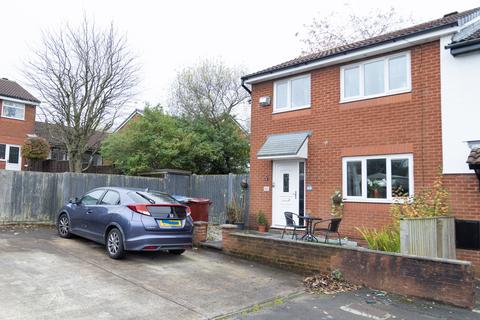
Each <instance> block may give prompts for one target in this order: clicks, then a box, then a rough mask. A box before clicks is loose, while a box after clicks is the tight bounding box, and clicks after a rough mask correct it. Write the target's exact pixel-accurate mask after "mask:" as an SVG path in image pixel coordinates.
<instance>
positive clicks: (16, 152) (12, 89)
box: [0, 78, 40, 170]
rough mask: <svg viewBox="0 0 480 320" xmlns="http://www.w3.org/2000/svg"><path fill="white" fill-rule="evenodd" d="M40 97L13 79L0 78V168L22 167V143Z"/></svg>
mask: <svg viewBox="0 0 480 320" xmlns="http://www.w3.org/2000/svg"><path fill="white" fill-rule="evenodd" d="M39 104H40V101H39V100H38V99H37V98H35V97H34V96H33V95H32V94H31V93H29V92H28V91H27V90H25V89H24V88H23V87H22V86H21V85H19V84H18V83H16V82H15V81H11V80H8V79H6V78H2V79H0V109H1V112H0V169H7V170H22V169H23V168H24V164H25V161H24V159H22V145H23V142H24V141H25V139H26V138H27V137H28V135H30V134H33V133H34V126H35V111H36V110H35V109H36V107H37V106H38V105H39Z"/></svg>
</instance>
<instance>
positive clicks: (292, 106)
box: [273, 74, 310, 112]
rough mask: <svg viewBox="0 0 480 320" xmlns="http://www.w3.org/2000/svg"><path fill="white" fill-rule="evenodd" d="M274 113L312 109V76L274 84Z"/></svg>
mask: <svg viewBox="0 0 480 320" xmlns="http://www.w3.org/2000/svg"><path fill="white" fill-rule="evenodd" d="M273 96H274V104H273V112H283V111H290V110H297V109H303V108H309V107H310V75H309V74H308V75H303V76H299V77H294V78H291V79H286V80H280V81H276V82H275V83H274V93H273Z"/></svg>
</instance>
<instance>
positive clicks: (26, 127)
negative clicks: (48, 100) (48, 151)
mask: <svg viewBox="0 0 480 320" xmlns="http://www.w3.org/2000/svg"><path fill="white" fill-rule="evenodd" d="M1 107H3V106H2V100H0V108H1ZM34 126H35V106H32V105H26V106H25V120H23V121H22V120H15V119H8V118H3V117H1V112H0V143H6V144H16V145H20V146H21V145H23V142H24V140H25V138H26V137H27V134H32V133H33V132H34ZM23 164H25V160H24V159H22V168H23ZM4 168H5V161H1V160H0V169H4Z"/></svg>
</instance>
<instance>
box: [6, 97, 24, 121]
mask: <svg viewBox="0 0 480 320" xmlns="http://www.w3.org/2000/svg"><path fill="white" fill-rule="evenodd" d="M5 103H7V104H11V105H9V106H7V107H8V108H14V109H21V110H22V111H23V113H22V118H15V117H9V116H7V115H6V113H5ZM2 118H7V119H15V120H25V104H24V103H19V102H15V101H10V100H3V101H2Z"/></svg>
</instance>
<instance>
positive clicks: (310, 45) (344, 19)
mask: <svg viewBox="0 0 480 320" xmlns="http://www.w3.org/2000/svg"><path fill="white" fill-rule="evenodd" d="M413 22H414V20H413V18H412V16H411V15H410V16H407V17H405V16H402V15H401V14H399V13H398V11H397V10H396V9H395V8H394V7H390V8H389V9H386V10H382V9H373V10H371V11H370V12H368V13H367V14H365V15H360V14H358V13H357V12H355V11H354V10H353V8H352V7H350V6H349V5H348V4H346V5H345V10H342V12H341V13H339V12H336V11H333V12H328V13H326V14H324V15H321V16H319V17H317V18H314V19H313V21H312V23H311V24H308V25H305V26H304V27H305V32H304V33H301V32H297V34H296V36H297V37H299V38H300V41H301V42H303V44H304V45H305V47H304V49H303V51H302V54H309V53H314V52H319V51H323V50H327V49H331V48H334V47H338V46H341V45H345V44H348V43H352V42H355V41H359V40H364V39H368V38H372V37H375V36H378V35H381V34H384V33H387V32H390V31H394V30H397V29H400V28H402V27H405V26H406V25H409V24H412V23H413Z"/></svg>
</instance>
